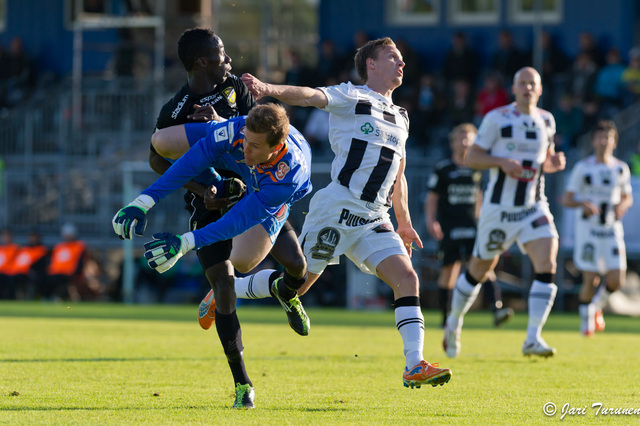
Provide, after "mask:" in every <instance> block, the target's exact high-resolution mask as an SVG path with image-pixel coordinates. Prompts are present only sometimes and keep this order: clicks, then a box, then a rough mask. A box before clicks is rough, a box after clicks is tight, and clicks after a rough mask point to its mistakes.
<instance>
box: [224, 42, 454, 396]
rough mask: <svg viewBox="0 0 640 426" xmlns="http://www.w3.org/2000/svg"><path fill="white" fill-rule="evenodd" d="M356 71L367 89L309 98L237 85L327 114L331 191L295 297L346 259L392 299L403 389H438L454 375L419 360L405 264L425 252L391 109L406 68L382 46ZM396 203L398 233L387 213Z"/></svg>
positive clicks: (403, 121) (313, 209)
mask: <svg viewBox="0 0 640 426" xmlns="http://www.w3.org/2000/svg"><path fill="white" fill-rule="evenodd" d="M355 66H356V70H357V71H358V75H359V76H360V77H361V78H362V79H363V81H364V82H365V84H364V85H362V86H355V85H353V84H351V83H343V84H340V85H337V86H330V87H321V88H315V89H314V88H309V87H295V86H281V85H272V84H266V83H263V82H261V81H260V80H258V79H257V78H255V77H254V76H252V75H250V74H244V75H243V76H242V77H241V78H242V81H244V83H245V84H246V85H247V87H249V90H250V91H251V93H252V94H253V95H254V97H255V98H256V99H260V98H262V97H264V96H272V97H274V98H277V99H280V100H282V101H284V102H286V103H288V104H290V105H298V106H313V107H316V108H322V109H324V110H326V111H328V112H329V113H330V119H329V126H330V130H329V140H330V143H331V149H332V150H333V152H334V153H335V159H334V160H333V163H332V167H331V183H330V184H329V185H328V186H327V187H326V188H323V189H321V190H319V191H318V192H317V193H316V194H315V195H314V196H313V198H312V199H311V203H310V206H309V213H308V214H307V215H306V217H305V222H304V225H303V229H302V233H301V235H300V240H301V241H302V247H303V250H304V253H305V255H306V257H307V264H308V266H307V269H308V274H309V277H308V279H307V282H306V283H305V284H304V285H303V286H302V287H301V289H300V290H299V291H298V294H299V295H300V294H304V292H305V291H306V290H307V289H308V288H309V287H310V286H311V285H312V284H313V283H314V282H315V281H316V280H317V278H318V277H319V276H320V274H321V273H322V272H323V271H324V269H325V268H326V266H327V265H328V264H329V263H330V262H331V261H332V260H333V259H334V258H338V257H339V256H340V255H341V254H345V255H346V256H347V257H348V258H349V259H351V260H352V261H353V262H354V263H355V264H356V265H357V266H358V267H359V268H360V269H361V270H363V271H364V272H367V273H370V274H375V275H377V276H378V277H380V278H381V279H382V280H383V281H385V282H386V283H387V284H388V285H389V286H390V287H391V288H392V289H393V292H394V299H395V302H394V307H395V319H396V327H397V328H398V331H399V332H400V335H401V336H402V340H403V344H404V354H405V363H406V367H405V372H404V374H403V383H404V385H405V386H407V387H409V386H411V387H412V388H413V387H420V386H421V385H422V384H431V385H432V386H437V385H438V384H440V385H442V384H444V383H446V382H448V381H449V379H450V378H451V370H449V369H446V368H437V365H431V364H429V363H428V362H426V361H425V360H424V359H423V355H422V351H423V346H424V319H423V316H422V311H421V309H420V297H419V296H420V295H419V282H418V276H417V274H416V273H415V271H414V270H413V267H412V264H411V260H410V255H411V247H412V244H413V243H415V244H417V246H418V247H420V248H422V242H421V241H420V237H419V236H418V234H417V233H416V231H415V230H414V229H413V226H412V224H411V217H410V215H409V209H408V205H407V195H408V194H407V181H406V178H405V175H404V168H405V156H406V151H405V143H406V140H407V136H408V131H409V119H408V116H407V112H406V111H405V110H404V108H401V107H399V106H397V105H394V104H393V101H392V100H391V95H392V93H393V91H394V90H395V89H396V88H397V87H399V86H400V85H401V84H402V76H403V68H404V62H403V60H402V55H401V54H400V52H399V51H398V49H397V48H396V45H395V44H394V43H393V41H392V40H391V39H390V38H382V39H378V40H372V41H370V42H368V43H366V44H365V45H364V46H362V47H361V48H360V49H359V50H358V52H357V53H356V56H355ZM392 200H393V205H394V212H395V216H396V219H397V222H398V228H397V229H396V232H394V231H393V225H392V223H391V219H390V216H389V213H388V210H389V208H390V207H391V203H392ZM253 284H254V286H253V288H252V291H251V296H254V297H267V296H268V292H267V289H268V285H267V284H259V283H258V282H257V281H256V282H254V283H253ZM259 287H261V288H262V289H260V288H259ZM236 289H237V291H238V295H239V297H242V296H240V294H241V291H240V290H239V289H238V287H236Z"/></svg>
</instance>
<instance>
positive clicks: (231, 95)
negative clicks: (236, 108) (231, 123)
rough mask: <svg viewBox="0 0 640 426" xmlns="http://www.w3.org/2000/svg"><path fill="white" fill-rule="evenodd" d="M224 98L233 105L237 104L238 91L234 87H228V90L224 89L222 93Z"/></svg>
mask: <svg viewBox="0 0 640 426" xmlns="http://www.w3.org/2000/svg"><path fill="white" fill-rule="evenodd" d="M222 96H224V97H225V98H227V100H228V101H229V103H231V104H235V103H236V90H235V89H234V88H233V87H227V88H226V89H224V90H223V91H222Z"/></svg>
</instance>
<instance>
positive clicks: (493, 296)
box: [482, 280, 502, 313]
mask: <svg viewBox="0 0 640 426" xmlns="http://www.w3.org/2000/svg"><path fill="white" fill-rule="evenodd" d="M482 286H483V287H484V291H486V292H487V297H488V299H489V304H490V305H491V312H493V313H495V312H496V311H497V310H498V309H501V308H502V291H501V290H500V286H499V285H498V283H497V282H496V281H493V280H486V281H485V282H483V283H482Z"/></svg>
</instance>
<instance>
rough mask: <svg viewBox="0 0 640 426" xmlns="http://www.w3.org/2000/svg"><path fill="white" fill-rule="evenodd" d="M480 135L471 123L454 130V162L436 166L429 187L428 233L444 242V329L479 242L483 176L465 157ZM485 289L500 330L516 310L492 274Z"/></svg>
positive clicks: (441, 293)
mask: <svg viewBox="0 0 640 426" xmlns="http://www.w3.org/2000/svg"><path fill="white" fill-rule="evenodd" d="M477 132H478V129H477V128H476V126H474V125H473V124H471V123H463V124H459V125H457V126H456V127H454V128H453V130H452V131H451V133H449V144H450V147H451V158H447V159H444V160H441V161H440V162H438V163H437V164H436V167H435V170H434V172H433V174H432V175H431V177H430V178H429V182H428V183H427V187H428V189H429V194H428V195H427V198H426V200H425V205H424V211H425V218H426V223H427V230H428V231H429V234H431V236H432V237H433V238H434V239H436V240H437V241H439V242H440V247H439V249H438V258H439V259H440V260H441V261H442V268H441V270H440V276H439V277H438V287H439V291H438V294H439V296H438V303H439V305H440V309H441V311H442V327H444V324H445V321H446V319H447V315H448V313H449V305H450V302H451V293H452V290H453V288H454V286H455V284H456V279H457V277H458V275H460V267H461V266H462V262H466V261H467V260H468V259H469V257H471V252H472V250H473V243H474V241H475V238H476V220H477V217H478V213H479V211H480V205H481V203H482V191H481V188H480V181H481V179H482V172H481V171H479V170H472V169H470V168H468V167H466V166H465V165H464V156H465V155H466V153H467V151H468V150H469V147H471V145H472V144H473V140H474V139H475V137H476V134H477ZM483 285H484V287H485V292H487V293H488V298H489V300H490V302H491V311H492V312H493V322H494V325H495V326H496V327H498V326H500V325H501V324H502V323H504V322H505V321H507V320H508V319H509V318H511V317H512V316H513V309H511V308H504V307H503V305H502V294H501V291H500V286H499V285H498V283H497V282H496V278H495V274H493V273H492V274H491V275H490V277H489V278H488V279H487V280H486V281H485V282H484V283H483Z"/></svg>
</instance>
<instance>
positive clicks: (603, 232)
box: [591, 229, 615, 238]
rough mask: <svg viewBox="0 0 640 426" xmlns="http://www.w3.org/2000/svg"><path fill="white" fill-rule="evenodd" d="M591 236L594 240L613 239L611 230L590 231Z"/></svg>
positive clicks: (613, 234)
mask: <svg viewBox="0 0 640 426" xmlns="http://www.w3.org/2000/svg"><path fill="white" fill-rule="evenodd" d="M591 236H593V237H596V238H613V237H615V232H613V229H603V230H598V229H592V230H591Z"/></svg>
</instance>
